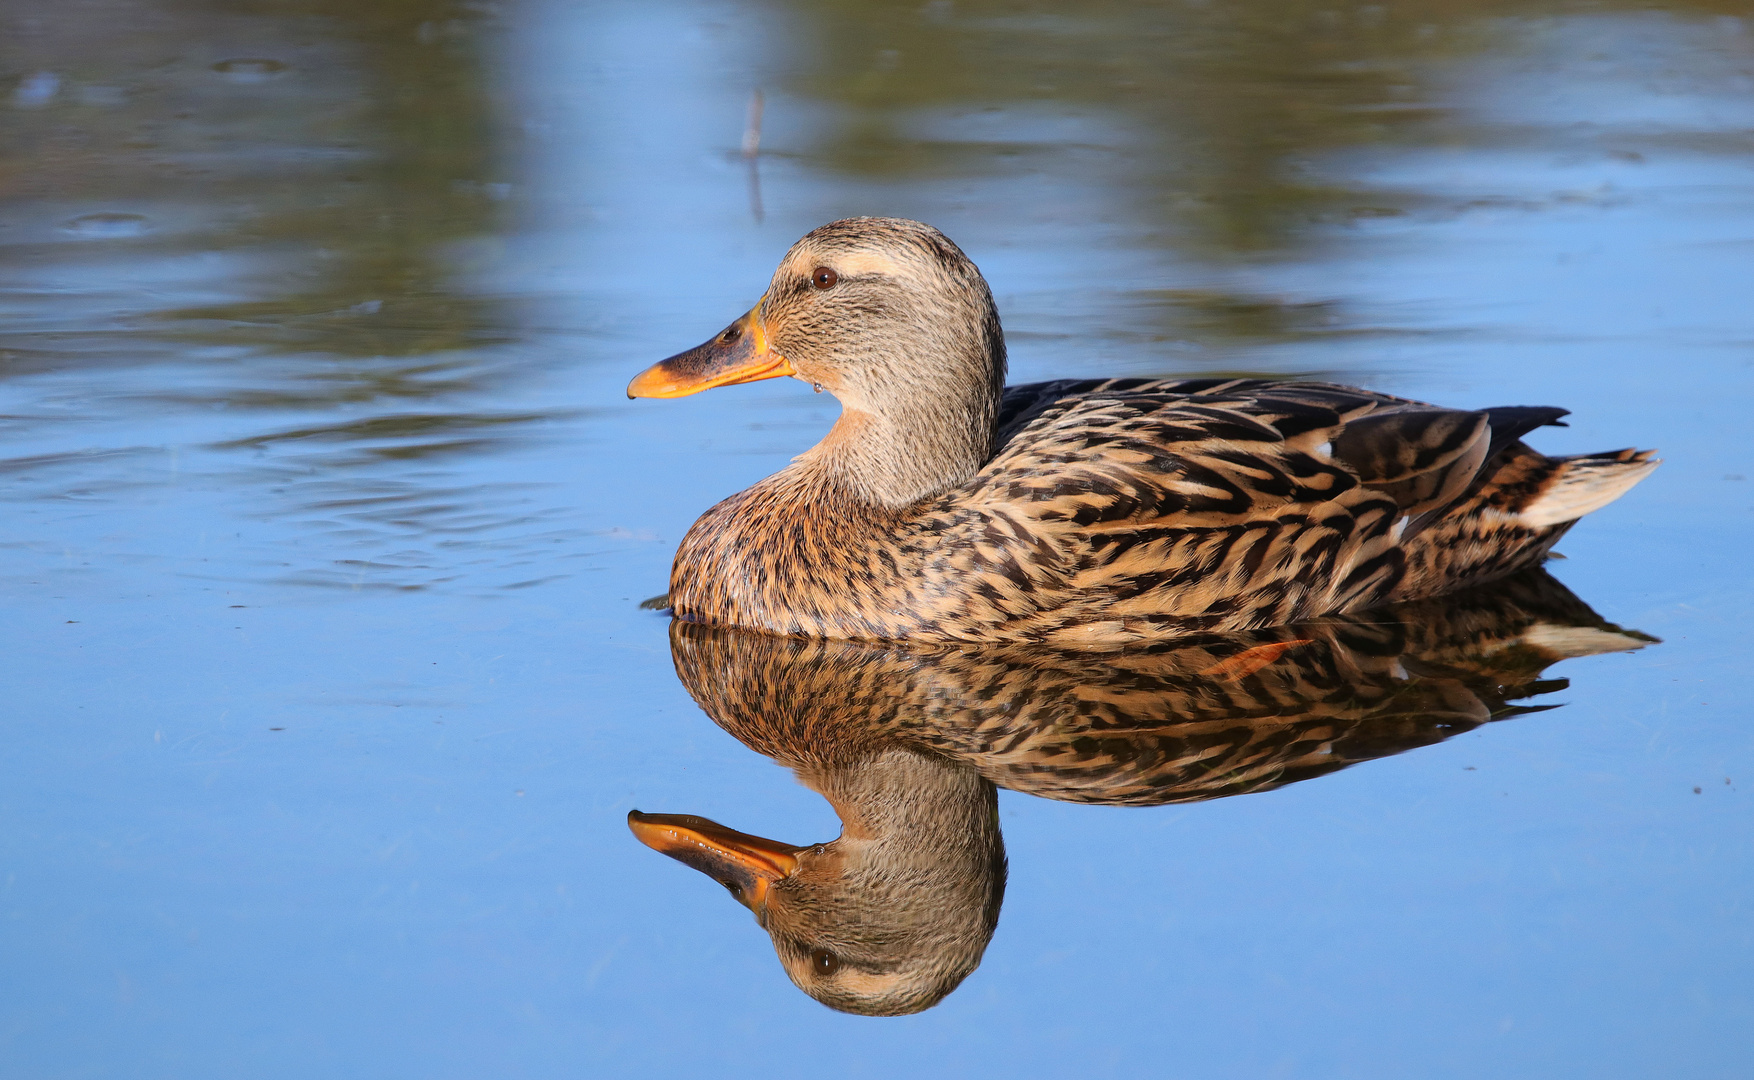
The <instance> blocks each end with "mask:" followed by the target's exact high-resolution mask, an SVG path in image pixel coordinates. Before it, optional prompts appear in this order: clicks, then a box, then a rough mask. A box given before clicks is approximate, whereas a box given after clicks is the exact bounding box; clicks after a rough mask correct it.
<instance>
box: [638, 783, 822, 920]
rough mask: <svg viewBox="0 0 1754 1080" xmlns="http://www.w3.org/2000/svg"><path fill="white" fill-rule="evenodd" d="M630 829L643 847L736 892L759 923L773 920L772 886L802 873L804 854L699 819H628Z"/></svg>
mask: <svg viewBox="0 0 1754 1080" xmlns="http://www.w3.org/2000/svg"><path fill="white" fill-rule="evenodd" d="M627 827H628V828H630V829H632V830H633V835H634V836H636V837H638V838H639V842H640V843H642V844H644V845H645V846H647V847H649V848H651V849H652V850H653V851H661V852H663V853H664V854H666V855H668V856H670V857H671V858H672V859H675V860H676V861H677V862H680V863H685V864H687V865H689V866H692V867H694V868H695V869H696V870H699V871H700V872H701V873H703V874H705V875H706V876H707V877H710V878H712V879H713V880H714V881H717V882H718V883H719V884H721V885H723V886H724V887H725V888H727V889H729V890H731V895H732V896H735V897H736V898H737V899H738V901H739V902H741V903H742V904H743V906H744V907H746V908H748V909H749V910H750V911H753V912H755V917H756V918H757V919H764V918H765V916H766V914H767V890H768V887H769V886H770V885H772V884H773V883H774V882H776V881H778V880H779V879H781V878H783V877H785V876H786V875H788V874H790V873H791V872H792V871H794V870H796V869H797V868H798V852H800V851H802V850H804V849H803V848H800V847H794V846H793V845H791V844H782V843H780V842H779V841H777V840H764V839H762V838H761V837H759V836H750V835H749V834H748V833H740V832H738V831H737V830H736V829H728V828H726V827H725V826H723V825H720V824H719V823H718V822H716V821H709V820H707V819H706V818H703V817H695V816H694V815H693V814H642V813H640V812H639V811H638V810H634V811H631V812H629V813H628V815H627Z"/></svg>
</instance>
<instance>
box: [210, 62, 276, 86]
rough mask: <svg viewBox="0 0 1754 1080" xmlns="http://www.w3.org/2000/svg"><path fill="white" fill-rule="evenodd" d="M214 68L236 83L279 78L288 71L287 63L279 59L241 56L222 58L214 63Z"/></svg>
mask: <svg viewBox="0 0 1754 1080" xmlns="http://www.w3.org/2000/svg"><path fill="white" fill-rule="evenodd" d="M213 70H214V71H216V72H218V73H219V74H220V75H221V76H223V77H224V78H226V79H228V80H230V81H232V82H235V83H259V82H267V81H268V80H269V79H274V78H278V77H279V76H280V75H281V74H282V73H284V72H285V71H286V65H285V64H284V63H282V62H281V61H279V60H266V59H263V58H261V57H242V56H240V57H236V58H234V59H231V60H221V61H220V62H219V63H217V64H214V65H213Z"/></svg>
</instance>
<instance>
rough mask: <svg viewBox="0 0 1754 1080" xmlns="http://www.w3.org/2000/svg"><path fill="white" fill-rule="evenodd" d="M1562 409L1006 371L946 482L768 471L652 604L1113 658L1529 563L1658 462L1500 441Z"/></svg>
mask: <svg viewBox="0 0 1754 1080" xmlns="http://www.w3.org/2000/svg"><path fill="white" fill-rule="evenodd" d="M1564 414H1565V412H1564V410H1562V409H1554V408H1535V407H1521V406H1518V407H1510V408H1494V409H1487V410H1480V411H1468V410H1459V409H1445V408H1440V407H1436V406H1430V405H1425V404H1422V403H1419V402H1414V401H1408V400H1406V399H1402V398H1396V397H1392V396H1389V395H1386V394H1378V393H1373V392H1371V391H1367V390H1360V389H1356V388H1353V387H1346V386H1338V385H1331V384H1326V383H1313V382H1273V381H1268V380H1254V379H1248V380H1218V379H1203V380H1179V381H1170V380H1144V379H1111V380H1087V381H1062V382H1053V383H1036V384H1031V385H1027V386H1017V387H1011V388H1008V389H1007V390H1006V392H1005V396H1004V400H1003V407H1002V410H1001V413H1000V416H999V420H998V431H997V436H996V440H995V443H996V452H995V454H994V456H993V458H992V459H991V460H990V461H989V463H988V464H987V465H986V467H985V468H983V469H982V470H981V471H980V472H979V473H978V474H977V475H975V476H974V477H973V478H971V479H970V480H968V481H967V482H965V483H963V484H961V485H959V486H957V487H955V488H952V489H950V490H949V491H946V492H944V493H942V494H941V495H938V496H936V497H933V498H931V499H928V500H926V502H924V503H923V504H920V505H919V506H917V507H913V508H910V509H908V510H906V511H902V512H899V513H886V512H870V511H867V510H858V509H854V508H848V507H845V506H843V505H837V504H836V502H835V500H833V499H832V498H825V497H823V496H824V495H825V493H824V492H822V491H820V490H814V489H812V486H811V485H812V483H813V481H812V479H811V478H810V477H808V476H806V475H803V474H799V473H795V472H794V470H788V471H787V472H786V473H781V474H779V475H778V476H776V477H773V478H770V479H769V480H768V481H764V482H763V484H761V485H757V486H756V487H755V488H751V489H750V490H749V491H746V492H743V493H741V494H739V495H737V496H734V497H733V498H732V499H728V500H726V501H725V502H724V503H721V504H720V505H719V506H718V507H715V508H714V509H713V510H712V511H710V512H709V513H708V514H707V515H706V516H705V517H703V518H702V519H701V521H700V522H699V523H697V525H696V527H695V529H694V530H691V533H690V536H689V538H688V539H686V540H685V541H684V544H683V549H682V551H681V552H679V554H678V558H677V569H676V574H675V575H674V576H673V579H672V590H673V599H675V600H676V601H677V604H676V610H677V612H678V614H681V615H683V616H685V617H693V618H698V619H700V620H702V621H707V622H718V623H727V624H735V625H745V626H754V627H757V628H761V629H767V630H773V631H778V632H783V633H801V634H813V635H822V636H830V637H864V638H913V639H925V640H961V641H1045V642H1049V643H1052V644H1056V645H1059V646H1065V647H1078V648H1113V647H1119V646H1123V645H1126V644H1128V643H1131V642H1137V641H1142V640H1154V639H1165V638H1171V637H1175V636H1180V635H1185V634H1189V633H1198V632H1213V631H1218V632H1229V631H1238V630H1247V629H1255V628H1260V627H1265V626H1277V625H1282V624H1284V623H1288V622H1294V621H1297V620H1300V619H1308V618H1314V617H1318V616H1322V615H1328V614H1337V613H1342V612H1346V611H1354V610H1358V609H1360V608H1364V607H1368V606H1370V605H1373V604H1378V603H1385V602H1391V601H1397V600H1407V599H1414V598H1418V597H1422V596H1429V595H1432V594H1435V593H1439V592H1443V591H1446V590H1449V589H1454V588H1461V587H1465V586H1468V585H1473V584H1478V583H1480V582H1483V581H1487V580H1491V579H1494V578H1497V577H1502V576H1504V575H1507V574H1510V573H1514V572H1515V571H1517V570H1520V569H1523V568H1524V567H1527V566H1529V565H1531V564H1533V563H1535V562H1538V561H1539V560H1540V559H1542V558H1543V557H1544V556H1545V555H1546V553H1547V551H1548V549H1549V548H1550V547H1551V546H1552V545H1553V543H1554V542H1555V541H1557V540H1558V538H1559V537H1560V536H1561V535H1562V534H1563V533H1564V532H1565V530H1566V529H1567V528H1568V527H1569V526H1570V524H1571V522H1572V521H1574V520H1576V519H1577V518H1578V517H1580V516H1582V515H1583V514H1585V513H1588V512H1589V511H1590V510H1593V509H1596V508H1597V507H1599V506H1602V505H1604V504H1606V503H1607V502H1609V501H1611V500H1612V499H1614V498H1615V497H1617V496H1618V495H1620V494H1621V493H1622V492H1624V491H1625V490H1626V489H1627V488H1629V487H1631V486H1632V485H1633V484H1634V483H1636V482H1637V481H1638V480H1639V479H1641V478H1642V477H1643V476H1644V475H1645V474H1646V473H1648V472H1649V471H1650V469H1652V468H1654V467H1655V464H1656V463H1655V462H1654V461H1652V460H1650V457H1649V454H1648V453H1640V452H1634V451H1630V450H1627V451H1618V452H1615V453H1611V454H1597V455H1587V456H1582V457H1575V458H1549V457H1546V456H1544V455H1542V454H1539V453H1537V452H1535V451H1533V450H1531V449H1530V448H1528V447H1527V446H1525V445H1524V444H1523V443H1522V442H1521V441H1520V440H1521V436H1522V435H1523V434H1525V433H1526V432H1528V431H1530V430H1532V429H1533V428H1535V427H1538V426H1540V425H1542V424H1550V423H1555V422H1557V420H1558V418H1559V417H1561V416H1563V415H1564Z"/></svg>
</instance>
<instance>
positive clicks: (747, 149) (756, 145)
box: [743, 86, 762, 159]
mask: <svg viewBox="0 0 1754 1080" xmlns="http://www.w3.org/2000/svg"><path fill="white" fill-rule="evenodd" d="M761 109H762V98H761V87H759V86H758V87H756V88H755V92H754V93H752V94H750V95H749V122H748V123H747V124H745V125H744V127H743V156H744V157H746V158H750V159H754V158H755V156H756V155H758V154H760V153H761Z"/></svg>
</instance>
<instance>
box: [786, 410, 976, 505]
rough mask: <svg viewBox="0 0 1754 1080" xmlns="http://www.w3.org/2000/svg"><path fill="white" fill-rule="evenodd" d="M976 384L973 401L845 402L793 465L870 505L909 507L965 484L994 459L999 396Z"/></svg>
mask: <svg viewBox="0 0 1754 1080" xmlns="http://www.w3.org/2000/svg"><path fill="white" fill-rule="evenodd" d="M981 389H982V391H983V392H982V393H981V394H979V395H969V397H970V398H973V399H974V400H966V399H965V400H954V399H952V400H948V401H947V400H945V399H943V398H933V399H929V400H925V401H920V400H915V401H913V402H910V403H909V407H908V408H907V409H906V410H905V411H904V410H881V411H865V410H862V409H857V408H854V407H852V406H848V407H847V408H845V409H844V410H843V411H842V412H841V416H840V419H839V420H837V421H836V422H835V425H834V427H833V428H832V429H831V430H830V431H829V433H828V435H827V436H825V437H824V438H823V440H822V441H821V442H820V443H817V444H816V445H815V446H814V447H812V448H811V449H810V450H808V451H806V452H805V453H803V454H800V455H799V456H798V458H797V461H798V464H799V465H800V466H803V467H805V468H808V469H811V470H814V471H817V472H820V473H821V474H823V476H824V477H825V478H826V479H828V480H829V481H830V482H831V483H832V484H834V486H836V487H839V488H841V489H843V490H845V491H847V492H849V493H850V494H852V495H854V496H855V497H857V498H858V499H859V500H860V501H862V502H866V503H869V504H870V505H872V506H877V507H882V508H885V509H889V510H898V509H901V508H902V507H905V506H910V505H912V504H914V503H916V502H919V501H920V500H921V499H925V498H928V497H930V496H932V495H936V494H938V493H939V492H941V491H945V490H947V489H949V488H953V487H955V486H956V485H958V484H961V483H963V482H964V481H966V480H968V479H969V478H970V477H972V476H974V474H975V473H977V472H979V471H980V470H981V467H982V466H983V465H985V464H986V463H987V461H988V459H989V458H991V457H992V454H993V430H994V425H995V421H996V418H997V416H998V411H999V409H998V394H997V392H993V393H990V394H989V393H986V390H987V388H986V387H982V388H981ZM994 389H995V391H996V389H997V388H994Z"/></svg>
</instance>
